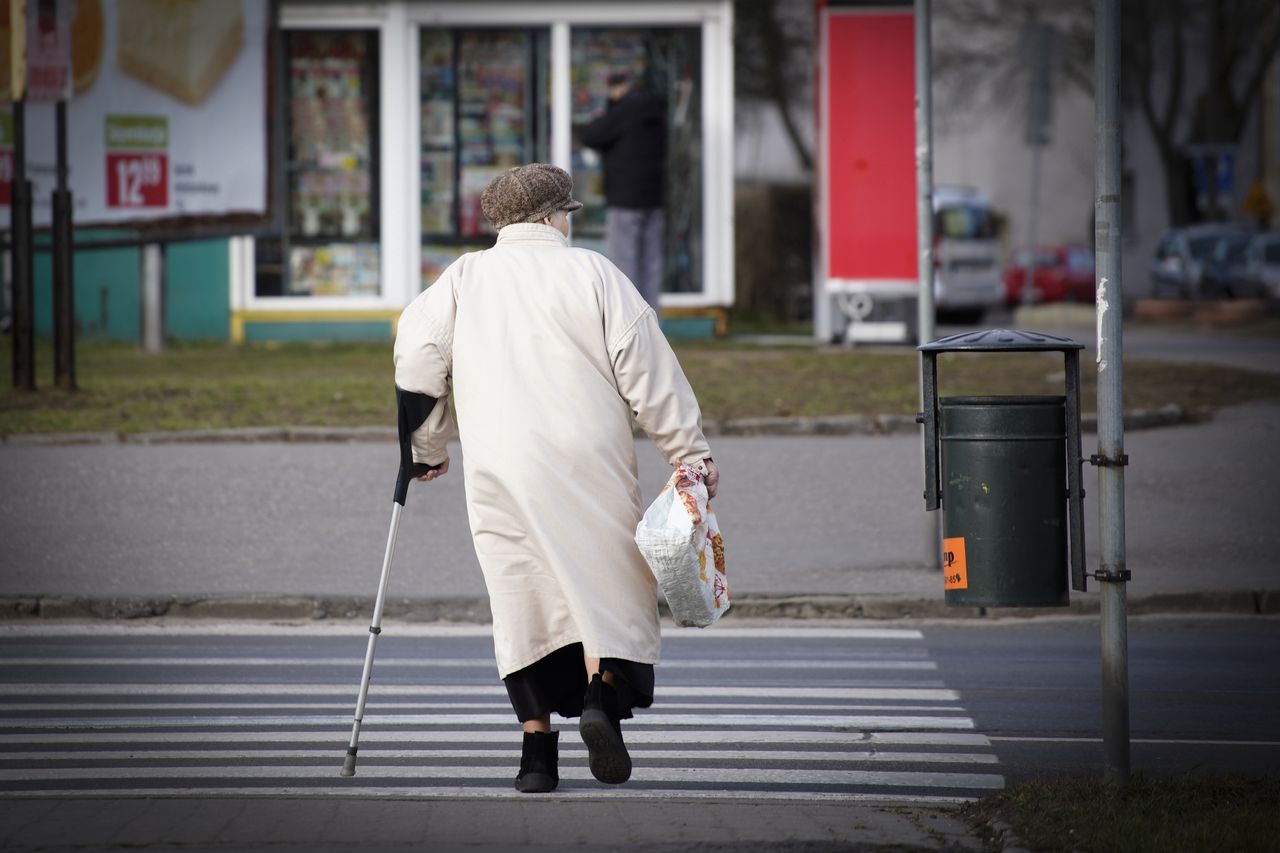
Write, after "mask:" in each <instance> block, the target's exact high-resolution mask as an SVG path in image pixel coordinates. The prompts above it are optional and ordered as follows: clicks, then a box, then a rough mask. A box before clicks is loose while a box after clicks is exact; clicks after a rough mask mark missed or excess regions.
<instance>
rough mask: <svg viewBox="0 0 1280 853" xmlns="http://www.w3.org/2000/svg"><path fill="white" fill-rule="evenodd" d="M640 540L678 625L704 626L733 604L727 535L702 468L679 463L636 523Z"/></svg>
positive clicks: (640, 544)
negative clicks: (726, 560)
mask: <svg viewBox="0 0 1280 853" xmlns="http://www.w3.org/2000/svg"><path fill="white" fill-rule="evenodd" d="M636 545H638V546H639V548H640V553H641V554H643V555H644V558H645V561H646V562H648V564H649V568H650V569H652V570H653V574H654V576H655V577H656V578H657V579H658V584H659V585H660V586H661V587H662V593H663V595H665V596H666V598H667V604H668V605H669V606H670V607H671V616H672V618H673V619H674V620H675V623H676V624H677V625H682V626H693V627H697V628H705V627H707V626H708V625H710V624H711V623H712V622H715V621H716V620H717V619H719V618H720V616H721V615H722V614H723V613H724V612H725V611H726V610H728V609H729V586H728V584H727V583H726V582H725V576H724V574H725V568H724V540H723V539H721V538H720V526H719V525H718V524H717V523H716V515H715V513H714V512H712V510H711V504H710V503H708V501H707V487H706V485H705V484H704V483H703V482H702V474H700V473H699V472H698V471H697V470H695V469H693V468H690V467H688V466H686V465H681V466H680V467H678V468H676V470H675V473H674V474H672V475H671V479H670V480H668V481H667V484H666V486H664V487H663V489H662V493H661V494H659V495H658V497H657V498H656V499H655V500H654V502H653V503H652V504H650V505H649V508H648V509H647V510H646V511H645V514H644V518H642V519H641V520H640V524H639V525H637V527H636Z"/></svg>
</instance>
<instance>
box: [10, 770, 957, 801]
mask: <svg viewBox="0 0 1280 853" xmlns="http://www.w3.org/2000/svg"><path fill="white" fill-rule="evenodd" d="M357 778H358V777H357ZM110 795H111V796H112V797H130V798H137V797H200V798H205V797H236V798H239V799H251V798H261V799H271V798H276V797H288V798H290V799H308V798H324V799H332V798H334V797H351V798H359V799H371V798H376V799H378V800H425V799H451V800H453V799H473V800H520V801H524V802H528V801H529V800H530V799H531V798H541V797H547V798H554V800H555V801H556V802H561V801H566V800H567V801H577V800H582V801H591V800H668V801H679V800H765V799H767V800H782V801H793V800H794V801H803V802H806V803H810V802H841V803H864V804H868V805H911V806H927V805H936V806H950V805H958V804H960V803H967V802H971V801H972V800H973V797H971V796H964V795H937V794H918V793H910V794H908V793H902V792H892V791H888V792H875V793H873V792H864V791H840V792H834V791H768V792H763V791H760V790H746V791H735V790H733V789H722V790H707V789H688V788H657V789H647V790H646V789H644V788H635V787H630V786H624V787H620V788H603V787H599V786H596V785H590V786H587V787H583V788H574V787H572V783H570V784H568V785H562V786H561V787H560V788H558V789H557V790H556V792H555V793H554V794H545V795H540V794H521V793H518V792H516V791H515V790H513V789H512V788H511V787H509V786H508V785H503V786H501V787H475V786H468V785H448V786H426V785H424V786H422V787H404V788H399V789H396V788H388V787H385V786H381V785H376V786H371V785H362V784H360V783H359V782H358V781H357V779H345V780H342V783H341V784H339V785H336V786H334V787H325V788H317V787H314V786H307V787H302V786H290V785H282V786H266V785H263V786H254V787H251V788H232V787H218V786H209V787H199V788H183V787H164V788H112V789H111V790H110ZM33 796H39V797H41V798H60V799H80V798H85V797H92V798H95V799H101V798H102V797H103V796H104V791H103V789H102V788H99V787H90V788H62V787H59V788H32V789H24V790H21V791H0V799H30V798H31V797H33Z"/></svg>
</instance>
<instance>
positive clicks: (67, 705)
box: [0, 699, 964, 713]
mask: <svg viewBox="0 0 1280 853" xmlns="http://www.w3.org/2000/svg"><path fill="white" fill-rule="evenodd" d="M353 705H354V702H280V701H268V700H261V699H259V700H245V701H243V702H64V703H57V704H55V703H48V702H12V703H0V712H14V711H26V712H31V713H34V712H50V711H175V712H176V711H223V710H229V709H232V708H245V709H275V710H290V711H307V710H310V711H315V712H317V713H320V712H325V713H332V712H335V711H339V712H342V711H350V710H351V708H352V706H353ZM377 707H378V710H379V711H383V712H385V711H410V710H416V711H428V710H431V711H447V710H459V711H461V710H476V711H485V710H489V711H494V710H498V711H509V710H510V708H511V705H510V703H508V702H503V701H495V702H484V701H480V700H476V701H472V702H465V701H463V702H385V701H379V702H378V703H377ZM708 708H714V709H716V710H720V711H726V710H735V711H796V712H801V711H955V712H961V711H963V710H964V708H963V707H961V706H959V705H825V704H813V703H804V704H800V703H783V702H734V703H727V702H663V703H662V705H661V710H663V711H698V710H705V709H708Z"/></svg>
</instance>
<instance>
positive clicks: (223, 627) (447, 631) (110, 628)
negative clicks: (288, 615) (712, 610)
mask: <svg viewBox="0 0 1280 853" xmlns="http://www.w3.org/2000/svg"><path fill="white" fill-rule="evenodd" d="M370 612H372V608H370ZM368 625H369V623H368V621H367V620H363V621H359V620H357V621H349V622H342V621H338V620H334V621H331V622H330V621H325V622H312V623H304V624H297V625H264V624H262V623H260V622H256V621H254V622H221V623H216V624H209V623H181V622H174V623H169V624H147V623H140V624H134V623H130V622H115V623H112V622H98V623H93V624H84V625H74V624H70V625H66V624H58V623H57V622H35V623H17V622H8V623H3V622H0V634H13V635H16V636H20V637H48V636H57V637H67V636H70V637H85V636H89V637H99V636H103V635H107V636H120V635H125V636H130V637H139V636H143V637H145V636H151V635H155V634H163V635H165V636H169V637H174V636H178V637H190V636H198V637H338V638H341V637H364V636H365V633H364V632H365V631H366V630H367V629H368ZM383 627H384V630H385V631H386V632H387V634H389V635H393V636H396V637H405V638H408V639H419V638H430V637H436V638H446V639H451V638H458V639H468V638H475V637H485V638H491V637H493V626H492V625H432V624H423V623H412V622H405V623H400V622H396V621H389V622H388V623H384V626H383ZM662 637H663V639H678V640H681V641H687V640H719V639H769V640H773V639H812V640H923V639H924V634H923V633H922V632H921V631H920V630H919V629H917V628H813V627H808V626H804V625H798V626H796V627H794V628H790V627H746V626H743V627H731V626H729V625H723V624H721V625H716V626H714V627H712V628H676V627H674V626H673V625H670V624H665V625H663V626H662Z"/></svg>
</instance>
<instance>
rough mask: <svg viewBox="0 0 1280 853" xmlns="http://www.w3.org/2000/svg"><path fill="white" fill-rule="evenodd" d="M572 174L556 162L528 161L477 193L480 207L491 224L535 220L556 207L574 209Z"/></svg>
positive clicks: (557, 208) (579, 204)
mask: <svg viewBox="0 0 1280 853" xmlns="http://www.w3.org/2000/svg"><path fill="white" fill-rule="evenodd" d="M580 207H582V202H580V201H575V200H574V198H573V178H572V177H570V176H569V173H568V172H566V171H565V170H564V169H561V168H559V167H558V166H552V165H551V164H549V163H530V164H528V165H527V166H517V167H515V168H514V169H508V170H507V171H505V172H503V173H502V174H501V175H498V177H496V178H494V179H493V180H492V181H490V182H489V185H488V186H487V187H485V188H484V192H482V193H480V210H481V211H482V212H483V213H484V216H485V219H488V220H489V221H490V222H492V223H493V227H494V228H499V229H500V228H503V227H505V226H507V225H510V224H511V223H513V222H537V221H538V220H540V219H542V218H543V217H545V216H550V215H551V214H553V213H555V212H556V211H557V210H564V211H574V210H577V209H578V208H580Z"/></svg>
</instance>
